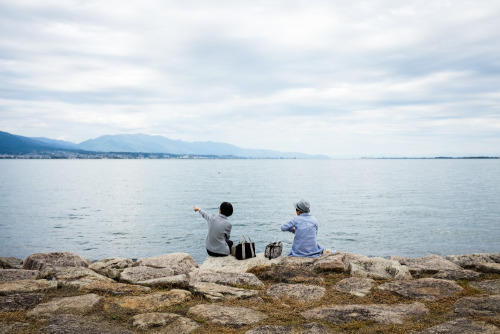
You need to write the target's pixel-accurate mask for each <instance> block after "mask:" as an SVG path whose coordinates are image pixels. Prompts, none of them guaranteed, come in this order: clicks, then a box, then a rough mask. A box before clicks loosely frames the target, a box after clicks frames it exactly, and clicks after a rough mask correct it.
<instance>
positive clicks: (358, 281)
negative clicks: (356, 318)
mask: <svg viewBox="0 0 500 334" xmlns="http://www.w3.org/2000/svg"><path fill="white" fill-rule="evenodd" d="M374 284H375V281H374V280H372V279H371V278H364V277H348V278H345V279H343V280H341V281H340V282H338V283H337V284H335V285H334V289H335V290H337V291H339V292H344V293H349V294H351V295H353V296H357V297H365V296H366V295H368V294H369V293H370V292H371V291H372V289H373V285H374Z"/></svg>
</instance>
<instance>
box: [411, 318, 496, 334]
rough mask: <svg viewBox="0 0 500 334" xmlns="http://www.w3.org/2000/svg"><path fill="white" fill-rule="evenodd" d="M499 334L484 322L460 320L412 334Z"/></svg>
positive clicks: (493, 327)
mask: <svg viewBox="0 0 500 334" xmlns="http://www.w3.org/2000/svg"><path fill="white" fill-rule="evenodd" d="M441 333H442V334H500V329H498V328H497V327H495V326H493V325H489V324H487V323H484V322H479V321H472V320H469V319H466V318H460V319H456V320H452V321H448V322H445V323H443V324H440V325H437V326H434V327H431V328H428V329H425V330H423V331H421V332H414V334H441Z"/></svg>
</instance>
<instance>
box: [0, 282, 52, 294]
mask: <svg viewBox="0 0 500 334" xmlns="http://www.w3.org/2000/svg"><path fill="white" fill-rule="evenodd" d="M52 290H57V281H47V280H45V279H37V280H23V281H11V282H3V283H0V296H2V295H7V294H14V293H26V292H45V291H52Z"/></svg>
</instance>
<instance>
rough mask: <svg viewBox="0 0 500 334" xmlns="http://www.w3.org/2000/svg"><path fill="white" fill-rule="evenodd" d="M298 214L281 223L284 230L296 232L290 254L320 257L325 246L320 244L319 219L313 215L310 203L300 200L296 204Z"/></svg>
mask: <svg viewBox="0 0 500 334" xmlns="http://www.w3.org/2000/svg"><path fill="white" fill-rule="evenodd" d="M295 212H296V213H297V216H296V217H294V218H293V219H292V220H290V221H289V222H287V223H284V224H283V225H281V230H282V231H288V232H292V233H294V234H295V237H294V239H293V245H292V249H291V250H290V253H289V254H288V255H290V256H302V257H318V256H321V254H323V251H324V248H323V247H321V246H320V245H318V241H317V235H318V221H317V220H316V218H314V217H313V216H311V214H310V213H309V212H310V204H309V202H307V201H304V200H300V201H299V202H297V203H296V204H295Z"/></svg>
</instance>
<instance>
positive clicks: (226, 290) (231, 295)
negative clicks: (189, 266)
mask: <svg viewBox="0 0 500 334" xmlns="http://www.w3.org/2000/svg"><path fill="white" fill-rule="evenodd" d="M192 291H193V293H196V294H200V295H202V296H203V297H205V298H206V299H208V300H212V301H220V300H228V299H248V298H252V297H257V296H258V295H259V291H256V290H248V289H241V288H235V287H231V286H227V285H220V284H215V283H196V284H194V285H193V286H192Z"/></svg>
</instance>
